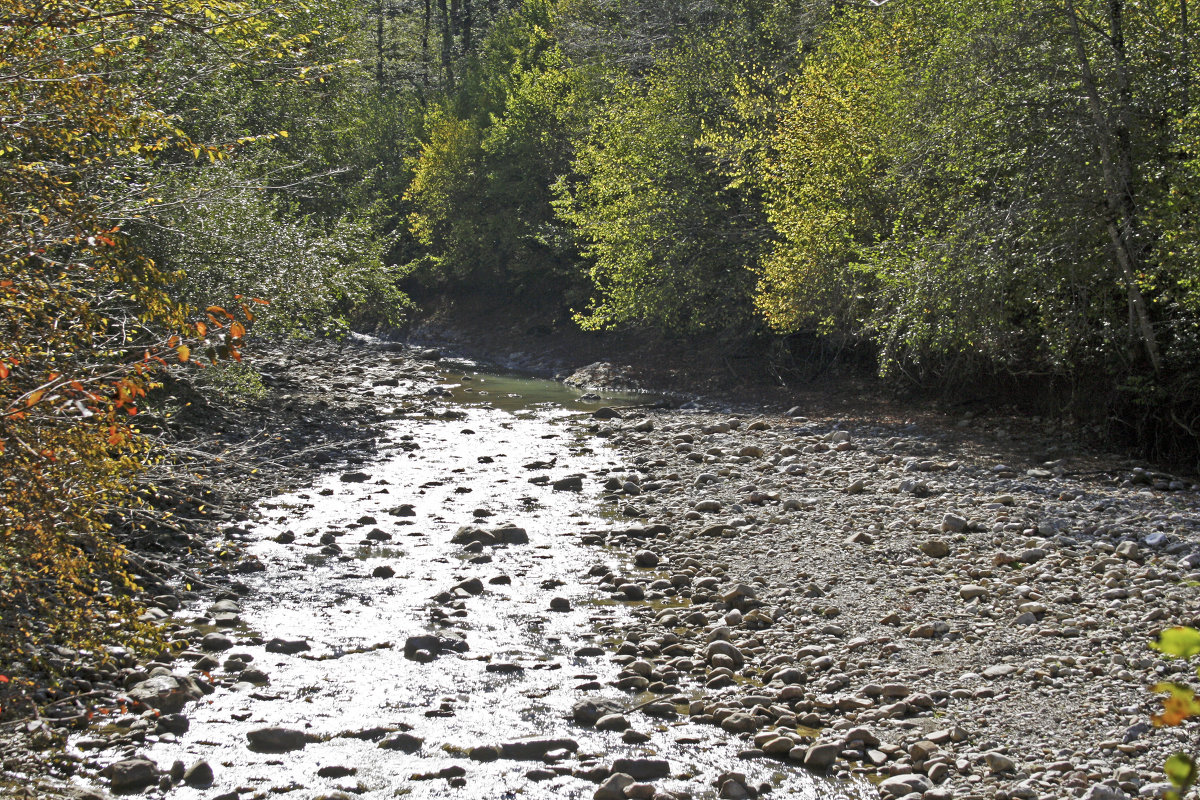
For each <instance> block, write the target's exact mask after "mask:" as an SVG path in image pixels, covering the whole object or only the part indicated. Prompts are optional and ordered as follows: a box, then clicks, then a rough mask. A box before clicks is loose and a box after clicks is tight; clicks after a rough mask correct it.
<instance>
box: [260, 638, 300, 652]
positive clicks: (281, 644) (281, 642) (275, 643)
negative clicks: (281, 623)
mask: <svg viewBox="0 0 1200 800" xmlns="http://www.w3.org/2000/svg"><path fill="white" fill-rule="evenodd" d="M309 649H311V648H310V647H309V645H308V642H306V641H304V640H303V639H280V638H275V639H271V640H270V641H268V642H267V645H266V650H267V652H268V653H282V654H284V655H294V654H296V653H302V652H304V651H306V650H309Z"/></svg>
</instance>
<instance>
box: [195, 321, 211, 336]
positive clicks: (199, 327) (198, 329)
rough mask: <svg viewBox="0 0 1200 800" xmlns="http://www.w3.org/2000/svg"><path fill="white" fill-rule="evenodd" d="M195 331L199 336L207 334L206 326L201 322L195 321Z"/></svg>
mask: <svg viewBox="0 0 1200 800" xmlns="http://www.w3.org/2000/svg"><path fill="white" fill-rule="evenodd" d="M196 333H198V334H200V335H201V336H207V335H208V326H207V325H205V324H204V323H203V322H197V323H196Z"/></svg>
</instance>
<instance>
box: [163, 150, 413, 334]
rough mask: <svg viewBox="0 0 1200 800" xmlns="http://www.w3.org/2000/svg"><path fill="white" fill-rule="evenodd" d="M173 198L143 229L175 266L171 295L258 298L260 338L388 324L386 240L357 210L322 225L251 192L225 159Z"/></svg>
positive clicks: (392, 312) (204, 300)
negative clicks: (176, 281)
mask: <svg viewBox="0 0 1200 800" xmlns="http://www.w3.org/2000/svg"><path fill="white" fill-rule="evenodd" d="M178 194H179V196H180V197H181V198H182V199H181V200H180V201H179V202H176V203H172V204H171V205H170V207H169V211H167V212H166V213H164V214H162V215H161V216H160V217H159V219H158V220H157V222H158V223H159V226H158V227H156V228H155V229H153V230H150V231H147V232H146V234H145V239H146V241H147V246H149V247H151V248H152V250H151V251H152V252H153V254H154V256H155V258H156V259H157V260H158V261H159V262H161V263H163V264H167V265H170V266H171V267H172V268H173V269H175V270H178V271H180V272H181V273H182V274H183V276H184V279H183V281H182V283H181V285H180V286H179V291H178V293H179V296H180V297H181V299H183V300H184V301H186V302H188V303H189V304H191V305H193V306H196V307H207V306H210V305H218V306H222V307H227V308H236V307H237V306H238V305H239V302H240V301H239V300H238V298H239V297H261V298H265V299H267V300H269V302H270V305H267V306H264V307H263V308H262V309H261V310H259V311H257V312H256V313H257V317H256V319H255V329H256V330H257V331H259V332H260V333H261V334H264V335H272V334H283V335H289V336H300V337H307V336H312V335H314V334H325V335H332V334H340V333H342V332H344V331H345V329H346V327H347V326H348V325H349V324H350V323H351V322H363V321H366V322H370V323H373V324H383V325H395V324H398V323H399V321H400V313H401V311H402V310H403V308H404V307H405V306H406V304H407V299H406V298H405V297H404V295H403V294H402V293H401V292H400V291H399V289H398V288H397V281H398V279H399V278H400V277H401V275H400V273H399V272H398V270H397V269H396V268H394V267H389V266H387V265H386V263H385V262H384V258H385V256H386V253H387V249H388V247H389V246H390V244H391V240H390V237H384V236H380V235H378V234H376V232H375V226H374V225H373V224H372V222H371V220H370V218H369V215H368V214H367V213H366V212H365V211H364V210H362V209H359V210H356V211H355V212H353V213H347V214H346V215H344V216H342V217H340V218H338V219H336V220H334V221H333V222H330V223H325V222H323V221H322V220H321V219H320V218H318V217H316V216H314V215H303V214H301V213H300V210H299V208H297V206H296V205H295V204H288V203H286V202H285V201H284V200H282V199H280V198H277V197H273V196H271V195H269V194H266V193H264V192H262V191H261V190H259V189H257V188H256V187H255V186H254V184H253V182H251V181H246V180H243V179H242V178H241V176H240V175H239V174H238V171H237V170H236V169H235V168H234V167H232V166H230V167H224V168H221V169H211V170H208V171H205V172H203V173H201V174H199V175H196V176H194V177H193V179H192V180H189V181H188V182H187V183H186V184H185V185H183V186H182V187H180V188H179V189H178Z"/></svg>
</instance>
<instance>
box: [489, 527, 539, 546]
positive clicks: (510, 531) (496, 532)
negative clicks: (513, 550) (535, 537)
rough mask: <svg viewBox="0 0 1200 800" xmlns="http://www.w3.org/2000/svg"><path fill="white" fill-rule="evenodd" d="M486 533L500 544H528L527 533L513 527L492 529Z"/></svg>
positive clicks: (522, 529)
mask: <svg viewBox="0 0 1200 800" xmlns="http://www.w3.org/2000/svg"><path fill="white" fill-rule="evenodd" d="M488 533H490V534H491V535H492V536H493V537H494V538H495V539H496V541H498V542H500V543H501V544H529V532H528V531H526V530H525V529H524V528H518V527H517V526H515V525H507V526H505V527H503V528H492V529H491V530H490V531H488Z"/></svg>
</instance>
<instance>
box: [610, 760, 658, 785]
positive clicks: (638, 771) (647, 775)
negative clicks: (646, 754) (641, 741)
mask: <svg viewBox="0 0 1200 800" xmlns="http://www.w3.org/2000/svg"><path fill="white" fill-rule="evenodd" d="M613 771H614V772H618V773H625V774H626V775H629V776H631V777H633V778H634V779H635V780H639V781H648V780H654V779H655V778H666V777H669V776H670V775H671V765H670V763H669V762H668V761H666V759H662V758H618V759H617V760H616V761H614V762H613Z"/></svg>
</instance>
